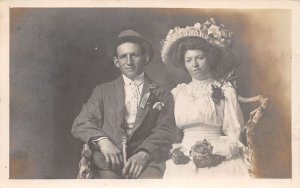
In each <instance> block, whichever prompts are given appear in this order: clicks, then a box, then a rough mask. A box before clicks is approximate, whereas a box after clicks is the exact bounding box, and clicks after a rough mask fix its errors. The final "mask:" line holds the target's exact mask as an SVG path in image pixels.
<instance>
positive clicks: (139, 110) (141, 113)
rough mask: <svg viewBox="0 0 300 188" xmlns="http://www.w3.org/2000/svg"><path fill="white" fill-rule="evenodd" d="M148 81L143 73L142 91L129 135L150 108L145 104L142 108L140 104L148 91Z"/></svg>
mask: <svg viewBox="0 0 300 188" xmlns="http://www.w3.org/2000/svg"><path fill="white" fill-rule="evenodd" d="M150 83H151V81H150V79H149V78H148V77H147V75H146V74H145V77H144V86H143V90H142V93H141V99H140V102H139V105H138V108H137V114H136V118H135V123H134V128H133V131H132V133H131V135H132V134H133V133H134V132H135V130H136V129H137V128H138V127H139V126H140V125H141V123H142V122H143V120H144V118H145V117H146V115H147V113H148V112H149V110H150V108H151V107H149V106H148V105H147V104H146V105H145V106H144V108H142V107H141V106H140V104H141V101H142V100H143V97H144V96H145V94H146V93H148V92H149V85H150ZM131 135H130V137H131Z"/></svg>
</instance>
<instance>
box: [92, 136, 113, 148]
mask: <svg viewBox="0 0 300 188" xmlns="http://www.w3.org/2000/svg"><path fill="white" fill-rule="evenodd" d="M103 139H109V138H108V137H106V136H102V137H91V138H90V139H89V141H88V145H89V147H90V148H91V149H92V150H94V151H95V150H100V145H99V142H100V141H101V140H103Z"/></svg>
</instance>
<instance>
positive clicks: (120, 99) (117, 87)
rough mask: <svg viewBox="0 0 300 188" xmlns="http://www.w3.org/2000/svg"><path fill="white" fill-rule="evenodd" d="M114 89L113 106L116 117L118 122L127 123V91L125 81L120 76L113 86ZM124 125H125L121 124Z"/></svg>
mask: <svg viewBox="0 0 300 188" xmlns="http://www.w3.org/2000/svg"><path fill="white" fill-rule="evenodd" d="M113 87H114V89H113V92H112V93H111V94H112V96H113V97H112V99H113V101H112V104H114V107H113V106H112V108H114V109H115V117H116V120H117V121H118V122H124V121H125V91H124V80H123V78H122V76H120V77H119V78H118V79H117V80H116V81H115V83H114V85H113ZM121 124H122V125H124V123H121Z"/></svg>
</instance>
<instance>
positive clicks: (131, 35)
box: [108, 30, 154, 63]
mask: <svg viewBox="0 0 300 188" xmlns="http://www.w3.org/2000/svg"><path fill="white" fill-rule="evenodd" d="M125 42H133V43H137V44H140V45H141V46H142V47H143V48H144V49H145V50H146V52H147V53H148V54H149V61H148V62H150V61H151V60H152V58H153V55H154V49H153V46H152V44H151V43H150V42H149V41H148V40H146V39H145V38H144V37H143V36H142V35H140V34H139V33H138V32H136V31H134V30H125V31H122V32H120V34H119V35H118V37H116V38H114V39H113V40H112V41H111V43H110V45H109V46H108V56H109V57H110V58H113V57H115V56H116V49H117V47H118V46H119V45H120V44H122V43H125ZM148 62H147V63H148Z"/></svg>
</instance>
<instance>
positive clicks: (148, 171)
mask: <svg viewBox="0 0 300 188" xmlns="http://www.w3.org/2000/svg"><path fill="white" fill-rule="evenodd" d="M163 174H164V173H163V172H162V170H161V169H160V168H157V167H151V166H150V167H146V168H145V170H144V171H143V172H142V173H141V174H140V176H139V177H138V179H162V177H163Z"/></svg>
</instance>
